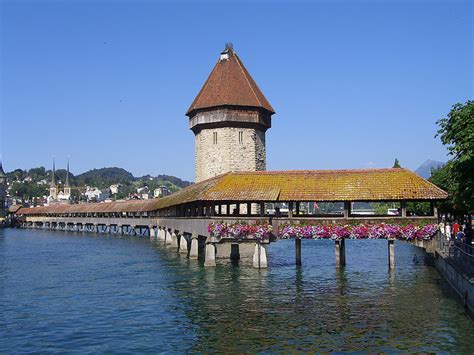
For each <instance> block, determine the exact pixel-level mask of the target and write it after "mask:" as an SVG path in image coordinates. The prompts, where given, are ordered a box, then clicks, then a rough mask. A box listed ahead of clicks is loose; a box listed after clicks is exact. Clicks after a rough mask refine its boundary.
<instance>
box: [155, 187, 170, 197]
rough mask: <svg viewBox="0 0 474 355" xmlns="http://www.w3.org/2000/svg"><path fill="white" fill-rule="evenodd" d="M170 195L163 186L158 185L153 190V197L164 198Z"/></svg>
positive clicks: (168, 190) (167, 189)
mask: <svg viewBox="0 0 474 355" xmlns="http://www.w3.org/2000/svg"><path fill="white" fill-rule="evenodd" d="M168 195H171V190H170V189H169V188H168V187H167V186H165V185H160V186H159V187H158V188H156V189H154V190H153V197H154V198H157V197H165V196H168Z"/></svg>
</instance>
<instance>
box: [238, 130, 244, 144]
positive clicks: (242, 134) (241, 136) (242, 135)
mask: <svg viewBox="0 0 474 355" xmlns="http://www.w3.org/2000/svg"><path fill="white" fill-rule="evenodd" d="M243 141H244V132H242V131H240V132H239V143H242V142H243Z"/></svg>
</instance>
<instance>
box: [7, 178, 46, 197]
mask: <svg viewBox="0 0 474 355" xmlns="http://www.w3.org/2000/svg"><path fill="white" fill-rule="evenodd" d="M10 194H11V195H12V196H13V197H18V198H23V199H26V200H29V199H31V198H32V197H43V196H47V195H49V191H48V186H47V185H38V184H37V183H36V182H23V183H22V182H14V183H12V186H11V188H10Z"/></svg>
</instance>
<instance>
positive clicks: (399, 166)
mask: <svg viewBox="0 0 474 355" xmlns="http://www.w3.org/2000/svg"><path fill="white" fill-rule="evenodd" d="M393 167H394V168H401V167H402V166H401V165H400V162H399V161H398V158H395V162H394V163H393Z"/></svg>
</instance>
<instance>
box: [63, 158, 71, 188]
mask: <svg viewBox="0 0 474 355" xmlns="http://www.w3.org/2000/svg"><path fill="white" fill-rule="evenodd" d="M64 187H70V185H69V156H68V157H67V172H66V183H65V184H64Z"/></svg>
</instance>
